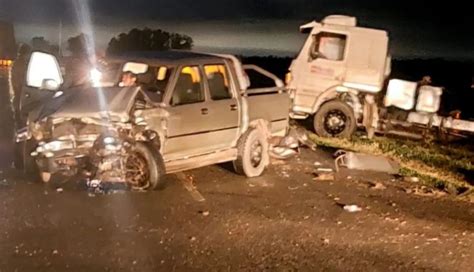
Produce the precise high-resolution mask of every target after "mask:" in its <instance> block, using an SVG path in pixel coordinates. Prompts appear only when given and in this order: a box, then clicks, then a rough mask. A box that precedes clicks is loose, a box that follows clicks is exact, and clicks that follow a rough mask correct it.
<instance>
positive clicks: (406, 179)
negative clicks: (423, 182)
mask: <svg viewBox="0 0 474 272" xmlns="http://www.w3.org/2000/svg"><path fill="white" fill-rule="evenodd" d="M404 179H405V181H408V182H413V183H418V182H420V178H417V177H405V178H404Z"/></svg>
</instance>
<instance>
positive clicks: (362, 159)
mask: <svg viewBox="0 0 474 272" xmlns="http://www.w3.org/2000/svg"><path fill="white" fill-rule="evenodd" d="M336 154H338V155H339V156H338V157H337V158H336V160H335V165H336V171H339V167H340V166H343V167H346V168H347V169H351V170H365V171H375V172H384V173H388V174H393V175H395V174H398V173H399V171H400V165H399V164H398V163H396V162H395V161H393V160H390V159H388V158H387V157H385V156H376V155H370V154H363V153H354V152H337V153H336Z"/></svg>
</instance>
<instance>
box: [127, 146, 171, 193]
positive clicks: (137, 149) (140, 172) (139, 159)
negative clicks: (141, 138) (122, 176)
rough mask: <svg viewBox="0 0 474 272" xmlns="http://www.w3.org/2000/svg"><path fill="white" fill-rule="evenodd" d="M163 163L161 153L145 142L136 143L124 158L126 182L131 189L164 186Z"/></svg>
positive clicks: (139, 189)
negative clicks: (125, 158)
mask: <svg viewBox="0 0 474 272" xmlns="http://www.w3.org/2000/svg"><path fill="white" fill-rule="evenodd" d="M164 175H165V164H164V162H163V157H162V156H161V154H160V153H159V152H158V151H157V150H156V149H154V148H153V147H150V146H148V145H147V144H145V143H137V144H136V145H135V146H134V147H133V148H132V150H131V151H130V153H129V154H128V157H127V160H126V178H127V183H128V185H129V186H130V188H131V189H132V190H137V191H143V190H155V189H163V188H164Z"/></svg>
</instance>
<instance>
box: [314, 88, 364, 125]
mask: <svg viewBox="0 0 474 272" xmlns="http://www.w3.org/2000/svg"><path fill="white" fill-rule="evenodd" d="M358 93H359V92H358V91H357V90H355V89H350V88H347V87H344V86H342V85H337V86H332V87H330V88H329V89H327V90H326V91H324V92H322V93H321V94H320V95H319V96H318V97H317V98H316V101H315V102H314V104H313V107H312V112H313V113H316V112H317V111H318V110H319V108H320V107H321V106H322V105H323V104H324V103H326V102H328V101H330V100H333V99H336V98H338V97H339V96H340V95H341V94H348V95H349V97H350V98H351V101H352V103H348V104H349V105H350V106H351V107H352V109H353V110H354V113H355V115H356V118H357V119H359V117H361V114H362V104H361V103H360V99H359V97H358V96H357V94H358Z"/></svg>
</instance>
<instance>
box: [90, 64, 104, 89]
mask: <svg viewBox="0 0 474 272" xmlns="http://www.w3.org/2000/svg"><path fill="white" fill-rule="evenodd" d="M90 79H91V81H92V86H94V87H99V86H100V83H101V81H102V73H101V72H100V71H99V70H97V68H94V69H92V70H91V72H90Z"/></svg>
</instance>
